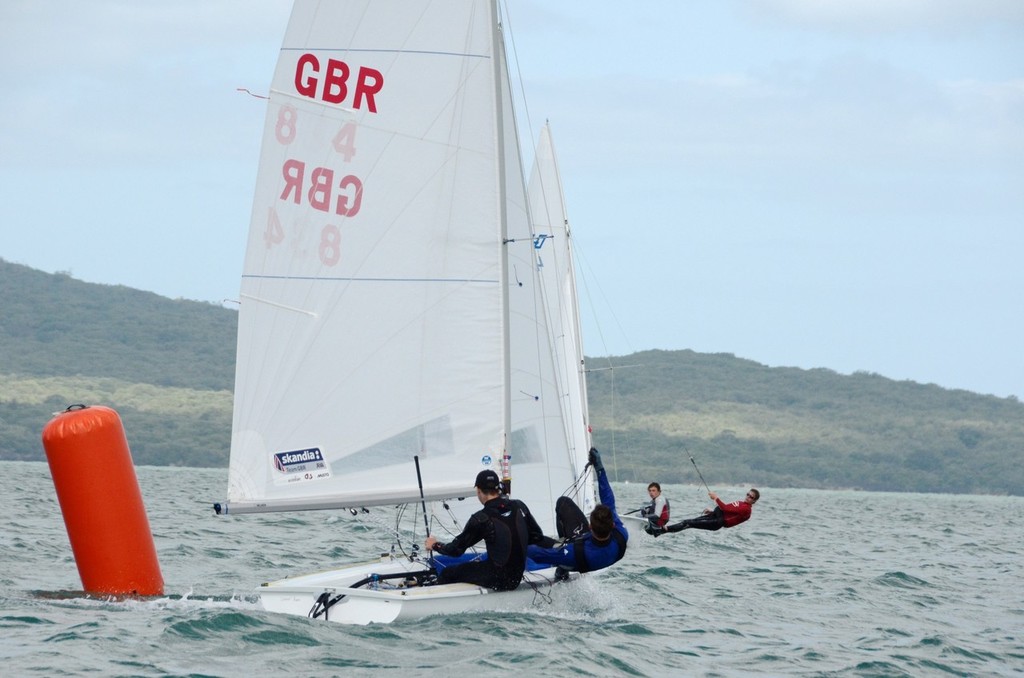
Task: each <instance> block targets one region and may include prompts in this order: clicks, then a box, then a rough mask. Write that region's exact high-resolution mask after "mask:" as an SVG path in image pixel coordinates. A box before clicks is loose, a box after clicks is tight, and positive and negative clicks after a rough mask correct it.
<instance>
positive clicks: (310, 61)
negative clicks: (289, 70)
mask: <svg viewBox="0 0 1024 678" xmlns="http://www.w3.org/2000/svg"><path fill="white" fill-rule="evenodd" d="M306 66H312V68H313V75H312V76H307V75H305V73H304V71H305V67H306ZM319 73H320V62H319V61H317V58H316V57H315V56H313V55H312V54H303V55H302V56H300V57H299V63H297V64H296V65H295V91H296V92H298V93H299V94H301V95H302V96H304V97H309V98H310V99H315V98H316V86H317V84H318V83H319V81H318V80H317V79H316V78H315V77H313V76H315V75H317V74H319Z"/></svg>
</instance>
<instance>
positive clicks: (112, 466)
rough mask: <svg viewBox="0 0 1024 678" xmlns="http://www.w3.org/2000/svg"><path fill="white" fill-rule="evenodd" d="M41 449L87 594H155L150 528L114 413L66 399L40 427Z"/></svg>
mask: <svg viewBox="0 0 1024 678" xmlns="http://www.w3.org/2000/svg"><path fill="white" fill-rule="evenodd" d="M43 448H44V449H45V450H46V460H47V462H49V464H50V475H51V476H53V485H54V487H55V488H56V490H57V500H58V501H59V502H60V510H61V513H62V514H64V524H65V526H66V527H67V530H68V538H69V539H70V541H71V550H72V551H73V552H74V554H75V562H76V563H77V565H78V574H79V576H80V577H81V578H82V585H83V586H84V587H85V591H86V593H100V594H115V595H141V596H157V595H162V594H163V592H164V579H163V576H161V574H160V564H159V563H158V562H157V559H156V548H155V547H154V546H153V534H152V533H151V532H150V529H149V519H148V518H146V509H145V507H144V506H143V504H142V492H141V491H140V490H139V482H138V479H137V478H136V476H135V465H134V464H133V463H132V453H131V451H130V450H129V449H128V440H127V438H125V434H124V427H123V426H122V425H121V417H120V416H118V414H117V412H115V411H114V410H112V409H110V408H109V407H99V406H97V407H86V406H85V405H72V406H71V407H69V408H68V409H67V410H66V411H64V412H62V413H60V414H58V415H56V416H55V417H54V418H53V419H51V420H50V421H49V423H47V425H46V427H45V428H43Z"/></svg>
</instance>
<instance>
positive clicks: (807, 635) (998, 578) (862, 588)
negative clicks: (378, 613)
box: [0, 462, 1024, 677]
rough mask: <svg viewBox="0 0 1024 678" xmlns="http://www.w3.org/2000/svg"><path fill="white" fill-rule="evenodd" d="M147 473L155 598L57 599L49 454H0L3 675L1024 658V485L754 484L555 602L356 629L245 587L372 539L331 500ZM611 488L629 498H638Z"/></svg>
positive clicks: (807, 671)
mask: <svg viewBox="0 0 1024 678" xmlns="http://www.w3.org/2000/svg"><path fill="white" fill-rule="evenodd" d="M139 481H140V485H141V487H142V493H143V496H144V498H145V501H146V506H147V510H148V513H149V517H150V523H151V525H152V528H153V533H154V537H155V540H156V546H157V552H158V555H159V558H160V564H161V569H162V572H163V577H164V581H165V584H166V586H165V590H166V594H167V595H166V596H165V597H161V598H158V599H149V600H144V601H127V602H116V601H110V600H97V599H92V598H86V597H82V596H80V595H74V594H73V593H70V592H73V591H76V590H80V589H81V582H80V580H79V578H78V571H77V569H76V568H75V563H74V558H73V555H72V553H71V548H70V545H69V543H68V540H67V534H66V532H65V529H64V523H63V520H62V518H61V514H60V509H59V506H58V504H57V501H56V495H55V492H54V489H53V484H52V482H51V480H50V476H49V469H48V467H47V465H46V464H45V463H42V462H40V463H24V462H0V510H2V513H3V515H4V517H5V520H4V527H3V529H2V531H0V674H2V675H4V676H33V675H47V676H50V675H103V676H107V675H116V676H168V675H173V676H186V675H190V676H192V675H204V676H276V675H285V674H287V675H297V676H318V677H320V676H361V675H403V676H419V675H463V676H465V675H478V674H484V673H488V674H491V675H511V674H513V673H515V674H520V675H522V676H541V675H543V676H554V675H559V676H561V675H598V676H619V675H626V676H629V675H632V676H647V675H650V676H701V675H703V676H745V677H749V676H760V675H838V676H922V675H950V674H951V675H977V676H997V675H1020V674H1022V673H1024V593H1022V592H1021V591H1022V582H1024V499H1022V498H1013V497H981V496H947V495H916V494H915V495H909V494H879V493H867V492H823V491H812V490H772V489H771V488H761V489H762V499H761V501H760V502H759V503H758V505H757V506H756V507H755V509H754V517H753V518H752V520H751V521H750V522H748V523H747V524H745V525H743V526H740V527H738V528H735V529H731V530H722V531H719V532H717V533H701V532H695V531H692V530H691V531H686V532H682V533H679V534H675V535H667V536H663V537H660V538H658V539H654V538H652V537H649V536H647V535H644V534H639V535H635V536H634V537H633V538H632V539H631V540H630V547H629V552H628V553H627V554H626V557H625V559H623V560H622V561H621V562H620V563H619V564H618V565H616V566H615V567H613V568H611V569H609V570H606V571H604V572H602V573H600V574H597V575H591V576H589V577H587V578H586V580H585V581H584V582H583V583H582V584H581V585H580V586H579V587H577V588H575V589H574V590H573V591H572V592H571V593H566V594H565V595H563V596H560V597H559V599H558V600H556V601H554V603H553V604H551V605H548V604H546V603H541V604H540V605H539V606H538V607H537V608H536V609H533V610H530V611H528V612H525V613H524V612H517V613H489V614H465V615H455V616H447V617H436V618H429V619H425V620H419V621H416V622H410V623H399V624H393V625H388V626H369V627H352V626H340V625H335V624H326V623H323V622H320V621H310V620H307V619H303V618H293V617H284V616H278V615H271V614H268V613H265V612H263V611H261V610H260V608H259V606H258V604H257V602H256V598H255V597H254V595H253V594H252V590H253V588H254V587H256V586H257V585H258V584H259V583H260V582H262V581H266V580H268V579H272V578H277V577H279V576H282V575H285V574H297V573H301V572H304V571H309V570H314V569H323V568H324V567H325V566H329V565H331V564H332V563H336V562H342V561H345V560H349V559H353V558H354V559H364V558H366V557H368V556H371V555H372V554H374V553H375V552H377V551H378V550H379V549H380V548H381V547H385V549H386V547H387V545H388V544H389V542H387V543H385V542H382V541H380V539H383V538H384V537H381V538H380V539H378V538H376V537H374V536H373V534H374V533H372V532H369V531H367V530H366V529H364V528H362V527H359V526H357V525H355V524H354V523H353V522H352V521H350V520H349V519H348V518H347V517H346V515H345V514H340V513H327V512H314V513H302V514H282V515H271V516H242V517H233V518H218V517H216V516H214V515H213V513H212V511H210V510H209V504H210V503H211V502H212V501H214V500H219V499H222V498H223V493H224V491H225V488H226V485H227V477H226V472H225V471H219V470H208V469H166V468H151V467H146V468H140V469H139ZM615 489H616V492H617V496H618V498H619V503H620V507H621V508H622V509H628V508H634V507H637V506H639V505H640V503H641V502H642V501H643V500H644V499H645V497H646V491H645V487H643V486H642V485H638V484H632V485H620V484H616V485H615ZM717 489H718V490H719V491H720V493H721V494H722V495H723V496H724V497H726V498H727V499H728V498H731V497H738V496H739V495H740V494H741V492H742V490H745V489H746V488H717ZM665 491H666V495H667V496H669V497H670V499H671V500H672V506H673V509H674V518H675V519H679V518H682V517H686V516H687V515H688V514H691V513H693V514H696V513H698V512H699V509H700V508H701V507H702V506H703V505H704V498H705V497H704V494H703V492H702V491H701V490H700V489H699V488H696V487H689V486H666V487H665ZM565 588H566V589H571V588H573V587H565Z"/></svg>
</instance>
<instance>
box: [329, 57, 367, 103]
mask: <svg viewBox="0 0 1024 678" xmlns="http://www.w3.org/2000/svg"><path fill="white" fill-rule="evenodd" d="M348 76H349V70H348V64H346V63H345V62H344V61H338V60H337V59H328V60H327V73H325V74H324V95H323V100H324V101H326V102H327V103H329V104H340V103H341V102H342V101H344V100H345V97H346V96H348V85H346V84H345V82H346V81H347V80H348ZM356 108H358V106H357V107H356Z"/></svg>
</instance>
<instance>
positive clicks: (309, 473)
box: [273, 447, 331, 484]
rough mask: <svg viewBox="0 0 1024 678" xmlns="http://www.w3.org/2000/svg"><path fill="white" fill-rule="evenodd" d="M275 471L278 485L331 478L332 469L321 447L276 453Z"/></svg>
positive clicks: (274, 457) (274, 458)
mask: <svg viewBox="0 0 1024 678" xmlns="http://www.w3.org/2000/svg"><path fill="white" fill-rule="evenodd" d="M273 463H274V469H275V470H277V472H278V474H277V476H276V478H275V482H276V483H277V484H282V483H285V484H287V483H298V482H305V481H310V480H324V479H325V478H330V477H331V469H330V466H328V464H327V460H326V459H324V455H323V453H322V452H321V451H320V448H319V447H310V448H307V449H305V450H291V451H289V452H275V453H274V456H273Z"/></svg>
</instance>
